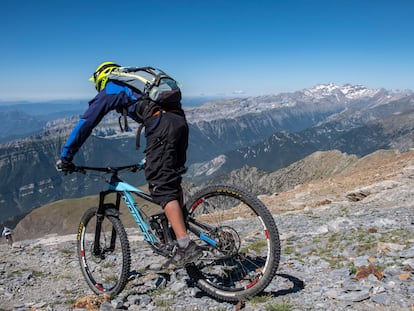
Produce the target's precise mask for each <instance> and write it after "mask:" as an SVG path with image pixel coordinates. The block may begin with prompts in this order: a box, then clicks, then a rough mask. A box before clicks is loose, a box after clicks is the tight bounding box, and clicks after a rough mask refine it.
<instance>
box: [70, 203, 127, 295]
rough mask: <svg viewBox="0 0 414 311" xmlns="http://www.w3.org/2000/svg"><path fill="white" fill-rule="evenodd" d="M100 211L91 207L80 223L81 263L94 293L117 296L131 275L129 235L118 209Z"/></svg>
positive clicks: (79, 248)
mask: <svg viewBox="0 0 414 311" xmlns="http://www.w3.org/2000/svg"><path fill="white" fill-rule="evenodd" d="M108 205H110V204H108ZM109 208H110V206H109ZM113 210H115V209H113ZM97 211H98V208H97V207H92V208H90V209H88V210H87V211H86V212H85V214H84V215H83V216H82V219H81V222H80V224H79V229H78V237H77V244H78V257H79V263H80V267H81V270H82V273H83V276H84V277H85V279H86V282H87V283H88V285H89V287H90V288H91V289H92V291H93V292H95V293H96V294H104V293H108V294H111V295H116V294H118V293H120V292H121V291H122V290H123V289H124V287H125V284H126V283H127V281H128V277H129V272H130V266H131V252H130V248H129V242H128V237H127V234H126V232H125V229H124V226H123V225H122V223H121V221H120V220H119V218H118V217H117V216H116V212H115V213H111V212H108V213H105V215H102V216H98V215H97ZM115 211H116V210H115Z"/></svg>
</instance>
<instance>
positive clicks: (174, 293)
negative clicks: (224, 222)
mask: <svg viewBox="0 0 414 311" xmlns="http://www.w3.org/2000/svg"><path fill="white" fill-rule="evenodd" d="M315 156H321V155H315ZM413 183H414V151H410V152H407V153H402V154H400V153H398V152H394V151H380V152H376V153H374V154H372V155H370V156H367V157H365V158H362V159H360V160H358V161H351V163H350V164H349V165H348V167H347V168H345V169H341V171H340V172H338V173H336V174H332V175H330V176H328V177H325V176H319V178H318V179H314V180H312V181H308V182H303V183H302V184H298V185H296V186H295V187H294V188H293V189H290V190H288V191H284V192H279V193H275V194H272V195H262V196H260V198H261V199H262V200H263V201H264V202H265V204H266V205H267V206H268V207H269V208H270V209H271V210H272V213H273V215H274V217H275V219H276V222H277V224H278V227H279V231H280V236H281V241H282V258H281V263H280V267H279V270H278V274H277V276H276V277H275V278H274V280H273V282H272V283H271V284H270V286H269V287H268V288H267V289H266V290H265V292H264V294H263V295H261V296H258V297H254V298H251V299H249V300H247V301H245V302H244V303H239V304H230V303H223V302H219V301H216V300H214V299H212V298H210V297H208V296H206V295H204V293H202V292H201V291H199V290H198V289H197V288H195V287H193V286H192V284H191V282H189V280H188V278H187V276H186V274H185V273H184V271H183V270H176V271H170V272H169V273H164V274H161V273H157V272H155V271H152V269H156V267H157V266H159V264H160V263H161V262H162V261H163V259H162V258H161V257H159V256H155V255H153V254H152V251H151V250H150V249H149V248H148V247H147V246H146V245H144V244H143V242H142V240H140V239H139V237H137V236H136V230H129V237H130V240H131V247H132V254H133V261H132V262H133V267H134V268H135V276H134V278H133V279H132V281H131V282H130V284H129V285H128V288H127V289H125V290H124V291H123V292H122V293H121V294H120V295H119V296H118V297H115V298H112V299H111V298H109V297H101V298H99V299H98V298H97V297H95V296H93V295H90V291H89V290H88V288H87V285H86V283H85V282H84V280H83V278H82V276H81V272H80V269H79V267H78V262H77V258H76V254H75V242H74V240H75V236H74V235H71V236H67V237H62V236H53V235H51V236H48V237H44V238H42V239H37V240H24V241H17V242H16V243H15V246H14V247H13V248H9V247H8V246H7V245H5V244H2V245H0V268H1V269H0V271H1V272H0V273H1V281H0V310H2V309H3V310H16V311H17V310H19V311H23V310H69V309H72V308H73V309H74V310H78V311H80V310H102V311H103V310H142V309H145V310H238V309H240V308H242V309H244V310H278V309H276V308H282V307H284V308H285V310H298V311H299V310H380V311H381V310H390V309H391V308H392V309H393V310H397V311H399V310H414V298H413V297H414V273H413V271H414V238H413V237H414V212H413V210H414V206H413V205H414V187H413ZM246 227H247V228H248V222H246ZM134 265H135V266H134ZM272 308H273V309H272Z"/></svg>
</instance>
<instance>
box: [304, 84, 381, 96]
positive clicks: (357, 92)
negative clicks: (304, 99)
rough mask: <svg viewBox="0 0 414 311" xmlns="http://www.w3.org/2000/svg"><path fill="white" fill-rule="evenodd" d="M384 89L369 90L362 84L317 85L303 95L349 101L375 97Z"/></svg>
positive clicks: (305, 90) (306, 90)
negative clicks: (339, 98)
mask: <svg viewBox="0 0 414 311" xmlns="http://www.w3.org/2000/svg"><path fill="white" fill-rule="evenodd" d="M381 91H384V90H383V89H369V88H367V87H365V86H364V85H362V84H349V83H347V84H343V85H336V84H335V83H332V82H331V83H327V84H317V85H315V86H313V87H311V88H308V89H304V90H303V93H304V94H305V95H307V96H312V97H316V98H323V97H326V96H332V95H334V96H341V97H342V96H343V97H345V98H347V99H357V98H362V97H373V96H375V95H376V94H378V93H379V92H381Z"/></svg>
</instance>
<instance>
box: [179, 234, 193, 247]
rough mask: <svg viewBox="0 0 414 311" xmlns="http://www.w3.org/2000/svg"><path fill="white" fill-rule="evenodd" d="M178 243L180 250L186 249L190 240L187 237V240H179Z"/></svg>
mask: <svg viewBox="0 0 414 311" xmlns="http://www.w3.org/2000/svg"><path fill="white" fill-rule="evenodd" d="M177 243H178V247H179V248H186V247H187V246H188V244H189V243H190V238H189V237H188V236H186V237H185V238H181V239H177Z"/></svg>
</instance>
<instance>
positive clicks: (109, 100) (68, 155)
mask: <svg viewBox="0 0 414 311" xmlns="http://www.w3.org/2000/svg"><path fill="white" fill-rule="evenodd" d="M137 98H139V95H138V94H135V93H133V92H132V91H131V90H130V89H129V88H128V87H126V86H122V85H119V84H115V83H113V82H108V84H107V85H106V87H105V89H103V90H102V91H100V92H99V93H98V94H97V95H96V96H95V98H93V99H92V100H91V101H90V102H89V108H88V109H87V110H86V111H85V113H84V114H83V116H82V117H81V119H80V120H79V122H78V123H77V124H76V126H75V127H74V128H73V130H72V132H71V134H70V135H69V137H68V139H67V141H66V143H65V145H64V147H63V149H62V153H61V155H60V157H61V159H62V160H64V161H72V160H73V157H74V156H75V154H76V153H77V152H78V150H79V148H80V147H81V146H82V145H83V143H84V142H85V141H86V139H87V138H88V137H89V136H90V135H91V133H92V130H93V129H94V128H95V127H96V126H97V125H98V124H99V122H100V121H101V120H102V118H103V117H104V116H105V115H106V114H107V113H108V112H110V111H111V110H115V109H117V110H120V109H122V107H127V106H128V105H129V104H131V103H134V102H135V101H137Z"/></svg>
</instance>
